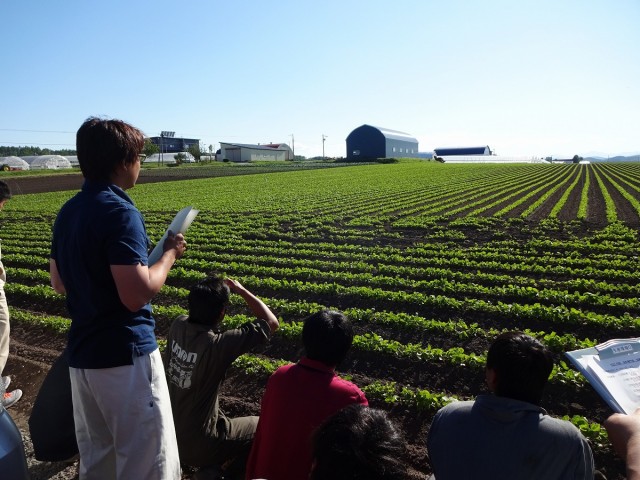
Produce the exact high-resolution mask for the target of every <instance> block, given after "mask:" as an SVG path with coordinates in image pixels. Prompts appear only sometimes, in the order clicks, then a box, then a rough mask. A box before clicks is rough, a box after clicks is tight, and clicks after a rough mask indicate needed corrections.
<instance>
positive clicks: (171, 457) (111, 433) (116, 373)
mask: <svg viewBox="0 0 640 480" xmlns="http://www.w3.org/2000/svg"><path fill="white" fill-rule="evenodd" d="M69 372H70V375H71V393H72V396H73V417H74V419H75V424H76V437H77V441H78V448H79V449H80V479H81V480H109V479H119V480H134V479H135V480H179V479H180V460H179V458H178V443H177V441H176V432H175V427H174V425H173V415H172V412H171V403H170V400H169V390H168V388H167V380H166V377H165V373H164V367H163V365H162V358H161V356H160V352H159V351H158V350H157V349H156V350H155V351H154V352H153V353H151V354H149V355H143V356H141V357H137V358H136V359H135V360H134V364H133V365H125V366H122V367H114V368H100V369H82V368H69Z"/></svg>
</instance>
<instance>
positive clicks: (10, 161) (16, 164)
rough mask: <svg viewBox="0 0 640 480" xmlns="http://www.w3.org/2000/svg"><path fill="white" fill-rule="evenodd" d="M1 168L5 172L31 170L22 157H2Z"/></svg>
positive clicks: (0, 160) (0, 159)
mask: <svg viewBox="0 0 640 480" xmlns="http://www.w3.org/2000/svg"><path fill="white" fill-rule="evenodd" d="M0 168H1V169H2V170H4V171H5V172H8V171H10V170H29V164H28V163H27V162H25V161H24V160H23V159H21V158H20V157H0Z"/></svg>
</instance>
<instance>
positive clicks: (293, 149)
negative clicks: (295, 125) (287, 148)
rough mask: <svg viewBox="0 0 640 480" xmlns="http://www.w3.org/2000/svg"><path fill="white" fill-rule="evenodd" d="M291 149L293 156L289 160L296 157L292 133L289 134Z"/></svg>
mask: <svg viewBox="0 0 640 480" xmlns="http://www.w3.org/2000/svg"><path fill="white" fill-rule="evenodd" d="M291 151H292V152H293V158H292V159H291V160H295V159H296V142H295V139H294V138H293V133H292V134H291Z"/></svg>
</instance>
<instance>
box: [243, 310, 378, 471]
mask: <svg viewBox="0 0 640 480" xmlns="http://www.w3.org/2000/svg"><path fill="white" fill-rule="evenodd" d="M302 341H303V344H304V349H305V354H306V355H305V356H303V357H302V358H301V359H300V360H299V361H298V363H296V364H290V365H285V366H282V367H280V368H279V369H278V370H276V372H275V373H274V374H273V375H272V376H271V378H269V381H268V382H267V388H266V390H265V393H264V396H263V398H262V407H261V411H260V420H259V421H258V427H257V430H256V435H255V438H254V440H253V445H252V447H251V453H250V454H249V460H248V462H247V472H246V478H247V479H248V480H251V479H256V478H267V479H269V480H300V479H305V478H308V477H309V472H310V471H311V464H312V458H313V457H312V436H313V433H314V431H315V430H316V428H318V427H319V426H320V425H321V424H322V423H323V422H324V420H325V419H327V418H328V417H330V416H331V415H333V414H334V413H336V412H338V411H339V410H341V409H342V408H344V407H346V406H347V405H351V404H361V405H368V402H367V399H366V397H365V395H364V393H363V392H362V391H361V390H360V389H359V388H358V387H357V386H356V385H354V384H353V383H351V382H348V381H346V380H343V379H341V378H340V377H338V375H337V374H336V372H335V369H336V366H337V365H338V364H339V363H340V362H341V361H342V360H343V359H344V358H345V356H346V355H347V352H348V351H349V349H350V348H351V344H352V342H353V327H352V326H351V323H350V322H349V320H348V319H347V317H346V316H345V315H344V314H343V313H341V312H336V311H332V310H323V311H320V312H318V313H315V314H313V315H311V316H310V317H308V318H307V319H306V320H305V321H304V326H303V328H302Z"/></svg>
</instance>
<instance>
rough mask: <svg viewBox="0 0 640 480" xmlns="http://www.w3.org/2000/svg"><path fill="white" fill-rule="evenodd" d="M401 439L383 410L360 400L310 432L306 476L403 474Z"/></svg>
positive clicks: (389, 477) (342, 478) (336, 479)
mask: <svg viewBox="0 0 640 480" xmlns="http://www.w3.org/2000/svg"><path fill="white" fill-rule="evenodd" d="M404 444H405V442H404V439H403V437H402V435H401V433H400V431H399V430H398V428H397V427H396V426H395V425H394V423H393V422H392V421H391V420H390V419H389V418H388V417H387V414H386V413H385V412H384V411H383V410H377V409H373V408H369V407H366V406H364V405H360V404H353V405H349V406H348V407H345V408H343V409H342V410H340V411H338V412H337V413H335V414H334V415H332V416H331V417H329V418H328V419H327V420H325V422H324V423H323V424H322V425H320V427H318V429H317V430H316V431H315V433H314V435H313V459H314V464H313V468H312V470H311V474H310V476H309V479H310V480H365V479H367V480H400V479H404V478H407V467H406V464H405V462H404V461H403V457H404V454H405V448H404Z"/></svg>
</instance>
